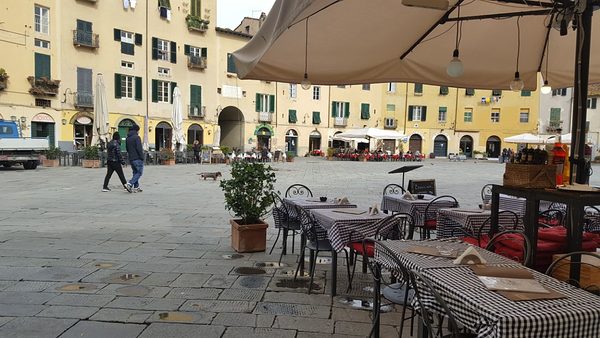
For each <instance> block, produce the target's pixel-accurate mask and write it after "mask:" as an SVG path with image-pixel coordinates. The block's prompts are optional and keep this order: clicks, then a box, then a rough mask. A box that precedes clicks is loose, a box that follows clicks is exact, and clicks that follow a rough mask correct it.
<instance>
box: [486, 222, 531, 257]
mask: <svg viewBox="0 0 600 338" xmlns="http://www.w3.org/2000/svg"><path fill="white" fill-rule="evenodd" d="M485 249H486V250H487V251H491V252H494V253H497V254H498V255H501V256H504V257H506V258H508V259H512V260H514V261H517V262H519V263H521V264H523V265H527V264H529V261H530V259H531V251H532V250H533V248H532V247H531V242H530V241H529V239H528V238H527V236H525V234H524V233H523V232H522V231H519V230H506V231H502V232H500V233H498V234H496V235H495V236H494V237H492V239H490V241H489V242H488V243H487V245H486V246H485Z"/></svg>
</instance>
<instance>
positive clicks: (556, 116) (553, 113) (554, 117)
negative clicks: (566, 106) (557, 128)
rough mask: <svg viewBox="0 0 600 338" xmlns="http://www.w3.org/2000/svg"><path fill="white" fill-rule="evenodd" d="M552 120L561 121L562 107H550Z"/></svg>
mask: <svg viewBox="0 0 600 338" xmlns="http://www.w3.org/2000/svg"><path fill="white" fill-rule="evenodd" d="M550 121H552V122H558V121H560V108H550Z"/></svg>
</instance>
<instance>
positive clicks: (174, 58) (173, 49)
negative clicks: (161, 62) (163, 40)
mask: <svg viewBox="0 0 600 338" xmlns="http://www.w3.org/2000/svg"><path fill="white" fill-rule="evenodd" d="M170 49H171V63H177V43H176V42H175V41H171V46H170Z"/></svg>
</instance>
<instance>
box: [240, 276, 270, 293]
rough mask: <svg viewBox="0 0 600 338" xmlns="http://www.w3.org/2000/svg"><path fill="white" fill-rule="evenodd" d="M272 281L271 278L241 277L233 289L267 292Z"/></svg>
mask: <svg viewBox="0 0 600 338" xmlns="http://www.w3.org/2000/svg"><path fill="white" fill-rule="evenodd" d="M270 281H271V278H270V277H259V276H239V277H238V279H237V280H236V281H235V283H234V284H233V286H232V288H234V289H258V290H265V289H266V288H267V286H268V285H269V282H270Z"/></svg>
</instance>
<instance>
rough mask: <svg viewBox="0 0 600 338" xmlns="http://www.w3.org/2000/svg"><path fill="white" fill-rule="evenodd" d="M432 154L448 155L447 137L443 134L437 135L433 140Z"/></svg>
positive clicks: (438, 155) (437, 155) (436, 155)
mask: <svg viewBox="0 0 600 338" xmlns="http://www.w3.org/2000/svg"><path fill="white" fill-rule="evenodd" d="M433 154H434V155H435V157H446V156H448V138H447V137H446V136H444V135H441V134H440V135H438V136H436V137H435V139H434V140H433Z"/></svg>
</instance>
